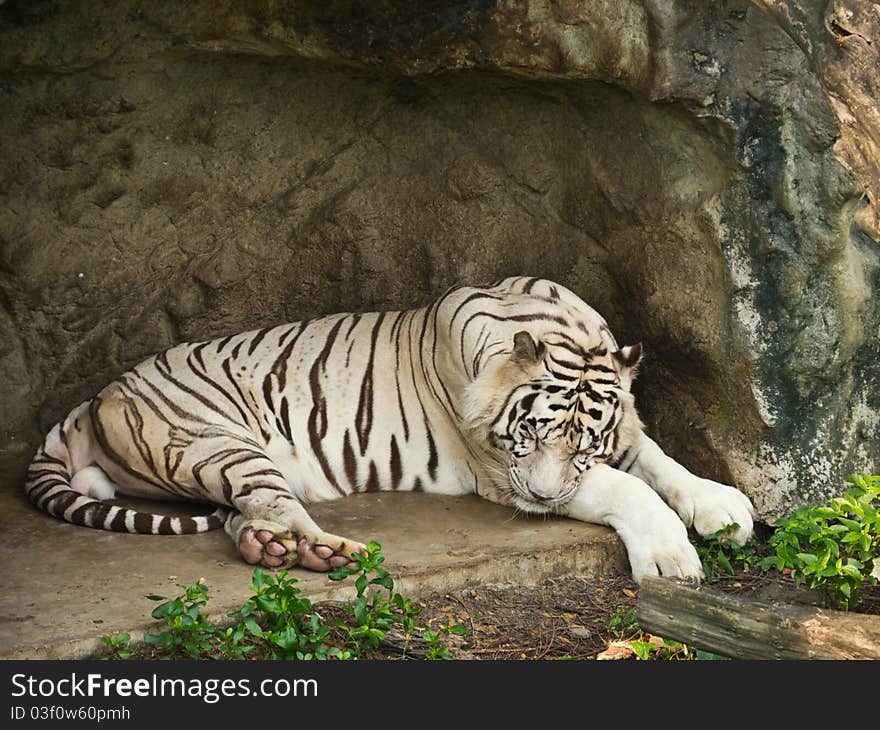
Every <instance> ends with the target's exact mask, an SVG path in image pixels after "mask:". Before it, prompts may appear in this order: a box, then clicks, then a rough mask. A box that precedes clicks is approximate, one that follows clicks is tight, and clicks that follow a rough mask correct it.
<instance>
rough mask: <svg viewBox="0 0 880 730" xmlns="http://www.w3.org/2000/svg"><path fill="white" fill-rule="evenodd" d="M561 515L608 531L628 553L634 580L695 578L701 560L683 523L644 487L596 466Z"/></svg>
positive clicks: (699, 574) (630, 477) (636, 480)
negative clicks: (596, 524)
mask: <svg viewBox="0 0 880 730" xmlns="http://www.w3.org/2000/svg"><path fill="white" fill-rule="evenodd" d="M565 514H567V515H568V516H569V517H573V518H575V519H578V520H583V521H584V522H596V523H599V524H602V525H608V526H610V527H613V528H614V529H615V530H616V531H617V534H618V535H619V536H620V539H621V540H622V541H623V544H624V545H625V546H626V550H627V554H628V555H629V562H630V568H631V570H632V576H633V580H635V581H636V582H637V583H640V582H641V580H642V578H643V577H644V576H646V575H666V576H673V577H677V578H692V579H696V580H699V579H700V578H701V577H702V575H703V570H702V565H701V563H700V558H699V557H698V556H697V551H696V550H695V549H694V546H693V545H691V543H690V541H689V540H688V536H687V529H686V528H685V526H684V523H683V522H682V521H681V520H680V519H679V518H678V516H677V515H676V514H675V512H673V511H672V510H671V509H670V508H669V507H668V506H667V505H666V504H665V503H664V502H663V500H662V499H660V497H659V496H658V494H657V493H656V492H655V491H654V490H653V489H651V487H650V486H649V485H647V484H646V483H645V482H643V481H642V480H641V479H639V478H638V477H635V476H633V475H632V474H626V473H624V472H621V471H618V470H616V469H612V468H611V467H610V466H607V465H606V464H600V465H598V466H595V467H593V468H592V469H590V470H589V471H587V472H585V473H584V475H583V477H582V479H581V484H580V487H579V488H578V490H577V492H576V493H575V495H574V497H573V498H572V499H571V501H570V502H569V503H568V504H567V505H566V506H565Z"/></svg>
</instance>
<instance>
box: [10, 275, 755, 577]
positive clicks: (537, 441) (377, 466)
mask: <svg viewBox="0 0 880 730" xmlns="http://www.w3.org/2000/svg"><path fill="white" fill-rule="evenodd" d="M640 357H641V346H640V345H636V346H633V347H623V348H619V347H618V346H617V343H616V342H615V340H614V338H613V336H612V335H611V332H610V331H609V329H608V327H607V325H606V323H605V321H604V320H603V319H602V317H601V316H599V314H598V313H597V312H596V311H595V310H593V309H592V308H591V307H589V306H588V305H587V304H585V303H584V302H583V301H582V300H581V299H580V298H579V297H577V296H576V295H575V294H573V293H572V292H571V291H569V290H568V289H566V288H564V287H562V286H560V285H558V284H554V283H553V282H551V281H546V280H541V279H536V278H526V277H516V278H508V279H504V280H503V281H500V282H498V283H496V284H494V285H492V286H489V287H486V288H474V287H466V286H462V287H455V288H453V289H450V290H449V291H447V292H446V293H445V294H443V296H441V297H440V298H439V299H437V301H435V302H434V303H433V304H431V305H430V306H427V307H424V308H422V309H416V310H411V311H401V312H381V313H369V314H337V315H331V316H326V317H322V318H320V319H313V320H307V321H304V322H298V323H294V324H285V325H280V326H277V327H270V328H266V329H261V330H257V331H252V332H245V333H243V334H238V335H231V336H229V337H224V338H222V339H218V340H211V341H206V342H195V343H188V344H182V345H179V346H177V347H174V348H172V349H170V350H167V351H166V352H162V353H160V354H158V355H155V356H153V357H150V358H149V359H147V360H145V361H144V362H142V363H140V364H139V365H137V366H136V367H134V368H133V369H132V370H130V371H128V372H126V373H125V374H123V375H122V376H120V377H119V378H118V379H117V380H115V381H114V382H112V383H110V384H109V385H108V386H107V387H106V388H104V389H103V390H102V391H101V392H100V393H98V394H97V395H96V396H95V397H94V398H92V399H91V400H89V401H86V402H85V403H82V404H81V405H79V406H77V407H76V408H74V409H73V411H72V412H71V413H70V414H69V415H68V416H67V418H66V419H64V421H62V422H61V423H59V424H57V425H56V426H55V427H54V428H52V430H51V431H50V432H49V434H48V435H47V437H46V439H45V441H44V443H43V445H42V446H41V447H40V448H39V450H38V451H37V453H36V455H35V457H34V459H33V462H32V464H31V466H30V469H29V471H28V475H27V481H26V486H25V488H26V490H27V494H28V496H29V497H30V499H31V500H32V501H33V502H34V503H35V504H36V505H37V506H39V507H40V508H42V509H44V510H46V511H48V512H50V513H51V514H53V515H55V516H57V517H60V518H63V519H65V520H67V521H69V522H72V523H75V524H78V525H85V526H88V527H95V528H102V529H106V530H116V531H124V532H139V533H160V534H165V533H174V534H181V533H192V532H202V531H205V530H209V529H213V528H215V527H220V526H221V525H223V524H224V522H225V527H226V531H227V532H228V534H229V535H230V537H231V538H232V539H233V540H234V541H235V544H236V545H237V547H238V550H239V552H240V554H241V555H242V557H243V558H244V560H245V561H247V562H248V563H251V564H260V565H262V566H265V567H268V568H280V567H289V566H291V565H294V564H299V565H301V566H303V567H305V568H310V569H312V570H328V569H331V568H333V567H337V566H339V565H345V564H347V563H349V561H350V558H351V557H352V555H353V554H354V553H355V552H356V551H359V550H361V549H363V545H362V544H361V543H359V542H356V541H354V540H351V539H349V538H348V537H341V536H338V535H333V534H329V533H327V532H324V531H323V530H322V529H321V528H320V527H319V526H318V525H317V524H316V523H315V522H314V520H312V518H311V517H310V516H309V513H308V512H307V511H306V507H305V505H308V504H310V503H313V502H317V501H321V500H329V499H335V498H337V497H342V496H345V495H348V494H351V493H353V492H364V491H367V492H370V491H377V490H411V491H426V492H439V493H444V494H465V493H473V492H475V493H477V494H479V495H481V496H482V497H485V498H486V499H489V500H492V501H493V502H498V503H501V504H505V505H512V506H515V507H517V508H519V509H520V510H523V511H526V512H531V513H548V512H550V513H556V514H561V515H567V516H569V517H573V518H575V519H579V520H584V521H587V522H595V523H600V524H605V525H610V526H611V527H613V528H614V529H615V530H616V531H617V533H618V534H619V535H620V537H621V539H622V540H623V542H624V544H625V546H626V549H627V552H628V555H629V560H630V565H631V569H632V575H633V578H634V579H635V580H636V581H640V580H641V579H642V577H643V576H645V575H648V574H662V575H669V576H682V577H688V578H694V579H699V577H700V576H701V565H700V560H699V558H698V556H697V553H696V551H695V549H694V547H693V546H692V545H691V543H690V542H689V541H688V537H687V530H686V526H690V525H693V526H694V527H695V528H696V530H697V532H699V533H700V534H701V535H706V534H709V533H712V532H715V531H716V530H719V529H720V528H722V527H723V526H725V525H727V524H729V523H734V522H735V523H737V524H738V525H739V529H738V530H737V532H736V533H735V534H734V535H733V538H734V539H736V540H737V541H739V542H741V543H742V542H745V540H746V539H747V538H748V537H749V535H750V534H751V532H752V525H753V516H754V510H753V507H752V505H751V503H750V501H749V500H748V498H747V497H746V496H745V495H744V494H742V493H741V492H739V491H737V490H736V489H734V488H733V487H729V486H726V485H723V484H719V483H717V482H714V481H710V480H707V479H702V478H700V477H697V476H695V475H693V474H692V473H690V472H689V471H688V470H687V469H685V468H684V467H683V466H681V465H679V464H678V463H676V462H675V461H674V460H673V459H671V458H670V457H668V456H666V455H665V454H664V453H663V452H662V451H661V449H660V448H659V447H658V446H657V444H656V443H654V441H652V440H651V439H650V438H649V437H648V436H647V435H645V434H644V432H643V430H642V424H641V422H640V420H639V416H638V414H637V412H636V408H635V405H634V402H633V396H632V394H631V393H630V385H631V383H632V380H633V377H634V375H635V370H636V366H637V364H638V362H639V360H640ZM117 493H121V494H126V495H134V496H140V497H151V498H163V499H184V500H193V501H198V502H210V503H214V504H217V505H219V508H218V509H217V510H216V511H215V512H214V513H212V514H210V515H207V516H203V517H170V516H160V515H153V514H149V513H144V512H140V511H136V510H133V509H129V508H126V507H122V506H119V505H115V504H110V503H108V502H107V500H110V499H111V498H113V497H114V495H115V494H117Z"/></svg>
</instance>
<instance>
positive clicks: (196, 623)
mask: <svg viewBox="0 0 880 730" xmlns="http://www.w3.org/2000/svg"><path fill="white" fill-rule="evenodd" d="M179 587H180V588H183V591H184V592H183V594H182V595H180V596H178V597H177V598H173V599H171V600H167V599H166V598H165V596H156V595H150V596H147V598H148V599H149V600H151V601H165V603H162V604H160V605H158V606H156V608H154V609H153V611H152V613H151V614H150V615H151V616H152V617H153V618H155V619H158V620H160V621H164V622H165V625H166V626H167V628H166V630H165V631H163V632H161V633H159V634H147V635H146V636H145V637H144V638H145V640H146V642H147V644H150V645H153V646H157V647H161V648H162V649H163V650H164V652H165V653H166V654H168V655H169V656H175V655H177V654H181V653H182V654H185V655H186V656H188V657H190V658H192V659H197V658H198V657H200V656H202V655H203V654H205V653H207V652H209V651H210V650H211V648H212V646H213V642H214V637H215V633H216V631H217V630H216V629H215V628H214V627H213V626H212V625H211V624H209V623H208V621H207V620H206V619H205V617H204V616H202V614H201V608H202V607H203V606H205V605H206V604H207V603H208V587H207V586H206V585H205V584H204V583H202V582H198V583H193V584H192V585H188V586H179Z"/></svg>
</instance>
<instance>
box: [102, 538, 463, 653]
mask: <svg viewBox="0 0 880 730" xmlns="http://www.w3.org/2000/svg"><path fill="white" fill-rule="evenodd" d="M384 561H385V557H384V556H383V555H382V547H381V545H379V543H376V542H371V543H370V544H369V545H368V546H367V549H366V551H365V552H364V553H363V554H358V555H356V556H355V560H354V562H355V564H354V566H352V567H345V568H338V569H336V570H334V571H333V572H332V573H331V574H330V577H331V579H333V580H343V579H344V578H347V577H348V576H350V575H357V579H356V581H355V588H356V590H357V596H356V597H355V599H354V601H352V602H351V603H349V604H346V606H345V611H346V612H347V614H348V620H339V621H336V622H331V623H328V622H326V621H325V620H324V619H323V618H322V617H321V615H320V613H319V612H318V611H317V610H316V608H315V606H313V605H312V602H311V601H310V600H309V599H308V598H306V597H304V596H302V595H301V591H300V589H299V588H298V586H297V580H296V578H292V577H290V575H289V574H288V572H287V571H286V570H280V571H278V572H277V573H275V574H274V575H273V574H270V573H266V572H264V571H262V570H260V569H259V568H256V569H255V570H254V571H253V573H252V574H251V583H250V589H251V591H252V595H251V596H250V597H249V598H248V599H247V600H246V601H245V603H244V604H243V605H242V607H241V608H240V609H239V610H238V611H235V612H233V613H231V614H229V618H230V619H232V624H231V625H230V626H227V627H225V628H218V627H216V626H214V625H212V624H211V623H209V622H208V620H207V619H206V618H205V616H203V615H202V608H204V607H205V606H206V605H207V603H208V588H207V586H206V585H205V584H204V583H203V582H201V581H200V582H197V583H193V584H192V585H188V586H183V585H181V586H179V587H180V588H182V589H183V593H181V594H180V595H178V596H177V597H175V598H172V599H167V598H166V597H165V596H157V595H150V596H147V598H148V599H150V600H151V601H163V603H161V604H160V605H159V606H157V607H156V608H155V609H153V611H152V616H153V618H155V619H157V620H160V621H163V622H164V624H165V630H164V631H161V632H160V633H157V634H147V636H146V637H145V640H146V643H147V644H148V645H149V646H151V647H152V648H153V651H154V652H155V653H156V654H157V655H158V656H161V657H162V658H173V657H177V656H181V655H184V656H188V657H192V658H202V657H207V656H219V657H221V658H223V659H245V658H249V657H259V658H262V659H355V658H360V657H365V656H369V655H370V654H372V653H375V652H376V651H377V650H378V649H379V648H380V647H381V645H382V644H383V642H384V641H385V637H386V633H387V632H388V630H389V629H391V628H392V627H396V626H399V627H400V629H401V630H402V632H403V635H404V645H403V656H404V657H406V656H407V651H408V648H409V642H410V640H411V639H412V637H414V636H416V635H417V632H418V631H419V627H418V625H417V617H418V615H419V613H420V610H421V609H420V608H419V606H418V605H416V604H414V603H413V601H412V599H410V598H405V597H404V596H402V595H401V594H400V593H396V592H395V591H394V581H393V580H392V578H391V576H390V575H389V574H388V572H387V571H386V570H385V569H384V568H383V567H382V563H383V562H384ZM383 589H384V590H383ZM465 633H467V630H466V629H465V628H464V627H463V626H459V625H448V626H445V627H443V628H441V629H438V630H436V631H428V630H424V631H423V632H422V639H423V641H424V644H425V647H426V648H425V657H426V658H428V659H449V658H451V654H450V652H449V650H448V648H447V647H446V646H445V644H444V643H443V642H444V640H445V639H448V638H449V636H450V634H458V635H461V634H465ZM101 640H102V641H103V642H104V644H106V645H107V646H108V647H109V649H110V652H109V656H108V657H107V658H112V659H127V658H129V657H131V656H132V650H131V649H130V648H129V646H128V643H129V641H130V637H129V635H128V634H117V635H116V636H104V637H102V639H101Z"/></svg>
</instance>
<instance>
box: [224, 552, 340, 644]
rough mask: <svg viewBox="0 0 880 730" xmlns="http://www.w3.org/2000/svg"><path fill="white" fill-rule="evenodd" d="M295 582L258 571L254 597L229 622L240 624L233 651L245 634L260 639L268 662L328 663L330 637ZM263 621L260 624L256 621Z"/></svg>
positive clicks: (283, 575)
mask: <svg viewBox="0 0 880 730" xmlns="http://www.w3.org/2000/svg"><path fill="white" fill-rule="evenodd" d="M296 584H297V580H296V578H291V577H289V575H288V572H287V571H286V570H280V571H278V573H276V574H275V575H274V576H273V575H271V574H269V573H265V572H263V571H262V570H260V569H259V568H255V569H254V572H253V573H252V575H251V584H250V588H251V590H252V591H253V595H252V596H251V597H250V598H248V600H247V601H246V602H245V604H244V605H243V606H242V607H241V608H240V609H239V610H238V611H236V612H235V613H231V614H229V615H230V618H233V619H238V620H239V621H240V623H239V624H238V625H237V626H236V627H235V631H234V632H233V633H232V635H231V637H230V638H231V639H232V645H231V648H232V651H233V652H234V651H235V647H236V644H235V640H236V639H238V640H239V642H240V641H241V639H242V638H243V635H244V632H247V633H248V634H250V635H251V636H252V637H256V638H258V639H261V640H262V641H263V643H264V646H265V647H266V653H265V658H266V659H314V658H319V659H325V658H327V657H328V656H330V655H333V654H335V653H331V650H330V649H329V648H328V647H327V646H326V644H325V641H326V639H327V637H328V635H329V633H330V629H329V627H326V626H323V625H322V624H321V622H320V619H319V617H318V616H317V614H315V613H314V612H313V609H312V602H311V601H310V600H309V599H308V598H304V597H302V596H301V595H300V593H301V591H300V589H299V588H297V586H296ZM258 618H259V619H260V621H259V622H258V621H257V619H258Z"/></svg>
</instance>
